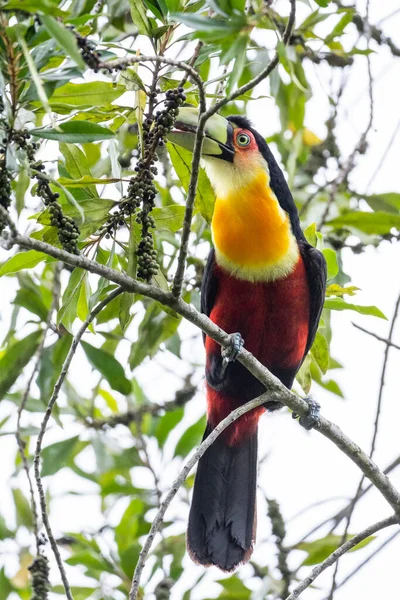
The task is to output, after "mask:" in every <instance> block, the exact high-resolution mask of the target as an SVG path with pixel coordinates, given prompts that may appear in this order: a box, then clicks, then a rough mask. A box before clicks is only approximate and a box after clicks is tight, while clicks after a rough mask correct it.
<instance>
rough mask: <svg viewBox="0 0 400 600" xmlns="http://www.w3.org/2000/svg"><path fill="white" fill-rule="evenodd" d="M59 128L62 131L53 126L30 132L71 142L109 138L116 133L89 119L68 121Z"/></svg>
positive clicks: (82, 142) (46, 137) (41, 136)
mask: <svg viewBox="0 0 400 600" xmlns="http://www.w3.org/2000/svg"><path fill="white" fill-rule="evenodd" d="M59 129H60V131H58V130H57V129H51V128H48V129H32V130H31V131H30V134H31V135H34V136H36V137H40V138H44V139H46V140H58V141H60V142H68V143H71V144H84V143H86V142H96V141H98V140H109V139H111V138H113V137H114V135H115V134H114V132H113V131H111V129H107V127H101V125H97V123H90V122H89V121H67V123H62V124H61V125H59Z"/></svg>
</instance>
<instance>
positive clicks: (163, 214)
mask: <svg viewBox="0 0 400 600" xmlns="http://www.w3.org/2000/svg"><path fill="white" fill-rule="evenodd" d="M151 214H152V216H153V218H154V220H155V222H156V228H157V231H161V230H163V229H167V230H168V231H172V233H174V232H175V231H178V229H180V228H181V227H182V225H183V218H184V216H185V207H184V206H179V205H178V204H171V206H164V207H163V208H155V209H153V212H152V213H151Z"/></svg>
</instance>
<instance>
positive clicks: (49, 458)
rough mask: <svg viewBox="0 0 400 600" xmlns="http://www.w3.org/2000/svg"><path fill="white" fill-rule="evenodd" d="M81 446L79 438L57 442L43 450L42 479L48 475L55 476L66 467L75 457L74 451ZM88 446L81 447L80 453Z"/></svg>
mask: <svg viewBox="0 0 400 600" xmlns="http://www.w3.org/2000/svg"><path fill="white" fill-rule="evenodd" d="M78 444H79V436H78V435H77V436H75V437H72V438H69V439H68V440H63V441H62V442H56V443H55V444H51V445H50V446H47V447H46V448H43V450H42V454H41V457H42V477H46V475H54V473H57V471H59V470H60V469H61V468H62V467H65V466H66V464H67V462H68V460H69V459H70V458H71V457H72V456H73V455H74V450H76V449H77V447H78ZM86 445H87V444H84V446H83V447H82V445H81V446H80V451H82V450H83V449H84V447H85V446H86Z"/></svg>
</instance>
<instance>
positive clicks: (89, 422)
mask: <svg viewBox="0 0 400 600" xmlns="http://www.w3.org/2000/svg"><path fill="white" fill-rule="evenodd" d="M196 391H197V387H196V386H195V385H193V384H192V383H191V381H190V376H189V377H188V378H187V379H186V381H185V384H184V386H183V388H181V389H179V390H178V391H177V392H176V393H175V398H174V399H173V400H170V401H168V402H165V403H164V404H155V403H153V404H143V405H140V406H137V407H135V408H134V409H131V410H128V411H126V412H124V413H119V414H117V415H113V416H111V417H108V418H107V419H91V418H87V419H85V421H84V423H85V425H86V427H90V428H92V429H107V428H113V427H117V425H125V426H126V427H129V425H130V424H131V423H134V422H136V420H137V419H140V418H142V417H143V416H144V415H151V416H153V417H155V416H158V415H159V414H164V413H166V412H169V411H170V410H175V409H176V408H178V407H180V406H184V405H185V404H186V403H187V402H189V400H191V399H192V398H193V396H194V395H195V393H196Z"/></svg>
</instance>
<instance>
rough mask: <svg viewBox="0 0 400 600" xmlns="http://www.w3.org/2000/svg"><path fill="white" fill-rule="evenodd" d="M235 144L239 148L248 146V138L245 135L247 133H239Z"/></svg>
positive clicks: (249, 140)
mask: <svg viewBox="0 0 400 600" xmlns="http://www.w3.org/2000/svg"><path fill="white" fill-rule="evenodd" d="M236 141H237V143H238V144H239V146H248V145H249V144H250V142H251V139H250V136H249V135H247V133H239V135H238V136H237V138H236Z"/></svg>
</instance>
